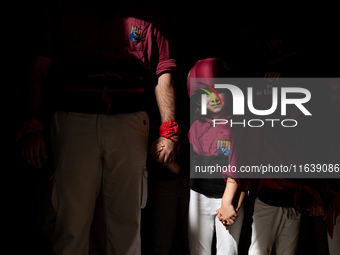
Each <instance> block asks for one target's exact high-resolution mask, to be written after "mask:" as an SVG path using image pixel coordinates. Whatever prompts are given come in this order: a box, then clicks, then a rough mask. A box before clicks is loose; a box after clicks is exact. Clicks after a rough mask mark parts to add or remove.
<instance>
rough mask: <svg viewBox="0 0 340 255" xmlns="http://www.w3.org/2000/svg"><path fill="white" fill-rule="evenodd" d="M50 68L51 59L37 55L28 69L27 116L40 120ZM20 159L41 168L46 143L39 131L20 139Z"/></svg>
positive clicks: (44, 156)
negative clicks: (21, 140) (21, 141)
mask: <svg viewBox="0 0 340 255" xmlns="http://www.w3.org/2000/svg"><path fill="white" fill-rule="evenodd" d="M50 66H51V58H49V57H43V56H40V55H37V56H36V57H35V59H34V60H33V63H32V66H31V68H30V76H29V81H28V91H27V111H28V112H27V115H28V116H29V117H34V118H36V119H38V120H39V119H40V118H41V116H40V115H41V105H42V101H43V97H44V92H45V83H46V78H47V75H48V72H49V69H50ZM22 139H23V143H22V157H23V159H24V160H26V161H27V162H28V163H29V164H30V165H32V166H33V167H36V168H39V167H41V160H40V158H41V156H42V157H43V158H44V159H46V158H47V155H46V143H45V140H44V138H43V135H42V133H41V132H40V131H37V132H31V133H28V134H26V135H25V136H23V137H22Z"/></svg>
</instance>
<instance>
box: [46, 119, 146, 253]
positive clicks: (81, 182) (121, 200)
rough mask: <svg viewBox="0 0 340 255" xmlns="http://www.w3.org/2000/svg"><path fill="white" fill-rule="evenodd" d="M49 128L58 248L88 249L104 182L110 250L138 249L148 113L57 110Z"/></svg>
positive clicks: (62, 250)
mask: <svg viewBox="0 0 340 255" xmlns="http://www.w3.org/2000/svg"><path fill="white" fill-rule="evenodd" d="M51 134H52V147H53V156H54V162H55V167H56V174H55V177H54V185H53V194H52V202H53V205H54V207H55V209H56V224H55V233H54V243H53V252H54V254H57V255H61V254H63V255H87V254H88V252H89V233H90V226H91V223H92V220H93V215H94V208H95V203H96V199H97V196H98V194H99V191H100V187H101V186H102V188H103V203H104V215H103V216H104V217H105V223H106V224H105V225H106V253H107V254H121V255H123V254H124V255H138V254H140V252H141V251H140V235H139V230H140V208H141V206H143V205H144V204H145V199H146V176H147V171H146V168H145V164H146V152H147V139H148V118H147V115H146V113H145V112H138V113H132V114H116V115H111V116H108V115H103V114H81V113H66V112H57V113H56V114H55V116H54V118H53V120H52V128H51Z"/></svg>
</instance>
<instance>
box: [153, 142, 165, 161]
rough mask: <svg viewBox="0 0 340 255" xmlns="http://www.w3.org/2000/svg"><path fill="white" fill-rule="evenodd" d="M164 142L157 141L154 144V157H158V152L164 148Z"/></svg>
mask: <svg viewBox="0 0 340 255" xmlns="http://www.w3.org/2000/svg"><path fill="white" fill-rule="evenodd" d="M164 146H165V145H164V144H163V143H157V144H156V145H155V151H154V152H155V155H156V157H157V158H158V156H159V154H161V151H162V150H163V148H164Z"/></svg>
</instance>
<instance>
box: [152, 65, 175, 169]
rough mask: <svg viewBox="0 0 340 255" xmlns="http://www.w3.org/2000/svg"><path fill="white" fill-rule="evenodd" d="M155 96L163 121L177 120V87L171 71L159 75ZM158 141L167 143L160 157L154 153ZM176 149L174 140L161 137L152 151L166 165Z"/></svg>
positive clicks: (155, 142)
mask: <svg viewBox="0 0 340 255" xmlns="http://www.w3.org/2000/svg"><path fill="white" fill-rule="evenodd" d="M155 97H156V101H157V105H158V109H159V113H160V117H161V121H162V123H163V122H165V121H168V120H172V121H176V116H175V115H176V104H175V89H174V85H173V79H172V74H171V72H165V73H163V74H161V75H160V76H159V77H158V82H157V85H156V87H155ZM157 143H163V144H164V145H165V146H164V149H163V150H162V152H161V153H160V155H159V156H158V157H156V155H155V153H154V146H155V145H156V144H157ZM176 149H177V146H176V144H175V143H174V142H173V141H172V140H170V139H167V138H164V137H159V138H158V139H157V140H155V141H154V142H153V143H152V147H151V153H152V156H153V157H154V158H155V159H156V161H157V162H158V163H160V164H162V165H166V164H168V163H170V162H171V161H172V160H173V159H174V156H175V154H176Z"/></svg>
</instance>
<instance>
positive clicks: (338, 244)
mask: <svg viewBox="0 0 340 255" xmlns="http://www.w3.org/2000/svg"><path fill="white" fill-rule="evenodd" d="M327 239H328V250H329V255H338V254H339V253H340V215H338V217H337V218H336V224H335V226H334V229H333V239H332V238H331V237H330V236H329V234H327Z"/></svg>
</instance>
